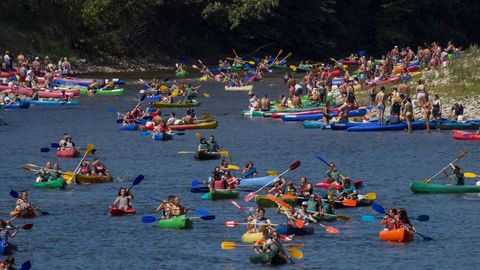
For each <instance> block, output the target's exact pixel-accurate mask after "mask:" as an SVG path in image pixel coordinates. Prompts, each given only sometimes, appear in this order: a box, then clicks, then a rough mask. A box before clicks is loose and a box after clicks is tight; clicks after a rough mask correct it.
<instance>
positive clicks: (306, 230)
mask: <svg viewBox="0 0 480 270" xmlns="http://www.w3.org/2000/svg"><path fill="white" fill-rule="evenodd" d="M282 227H283V228H282ZM281 230H283V231H285V230H286V235H291V234H294V235H311V234H313V233H314V232H315V229H314V228H313V227H308V226H303V227H302V228H298V227H296V226H294V225H291V224H288V225H287V226H286V227H285V226H279V231H281Z"/></svg>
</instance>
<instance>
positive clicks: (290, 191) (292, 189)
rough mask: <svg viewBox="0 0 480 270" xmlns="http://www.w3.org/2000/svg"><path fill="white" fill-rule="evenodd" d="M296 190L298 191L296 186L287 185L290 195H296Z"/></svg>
mask: <svg viewBox="0 0 480 270" xmlns="http://www.w3.org/2000/svg"><path fill="white" fill-rule="evenodd" d="M295 191H296V190H295V187H293V188H292V187H290V186H287V194H289V195H296V194H295Z"/></svg>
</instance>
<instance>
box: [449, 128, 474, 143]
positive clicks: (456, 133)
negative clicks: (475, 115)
mask: <svg viewBox="0 0 480 270" xmlns="http://www.w3.org/2000/svg"><path fill="white" fill-rule="evenodd" d="M452 136H453V138H455V139H456V140H462V141H480V134H475V132H468V131H461V130H452Z"/></svg>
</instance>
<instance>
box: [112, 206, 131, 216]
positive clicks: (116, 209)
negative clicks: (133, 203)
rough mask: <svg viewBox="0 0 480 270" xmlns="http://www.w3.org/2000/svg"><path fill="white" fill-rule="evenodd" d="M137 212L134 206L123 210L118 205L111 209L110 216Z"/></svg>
mask: <svg viewBox="0 0 480 270" xmlns="http://www.w3.org/2000/svg"><path fill="white" fill-rule="evenodd" d="M135 213H137V210H136V209H135V208H133V207H132V208H129V209H127V210H122V209H119V208H116V207H113V208H111V209H110V216H112V217H118V216H127V215H135Z"/></svg>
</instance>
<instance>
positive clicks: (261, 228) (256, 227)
mask: <svg viewBox="0 0 480 270" xmlns="http://www.w3.org/2000/svg"><path fill="white" fill-rule="evenodd" d="M247 221H248V223H249V224H248V225H247V231H246V232H247V233H259V232H261V233H263V235H264V236H265V235H266V234H267V232H268V231H271V230H274V228H273V227H272V225H271V224H272V222H271V221H270V219H268V218H266V217H265V209H264V208H261V207H258V208H257V209H255V216H249V217H248V218H247Z"/></svg>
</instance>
